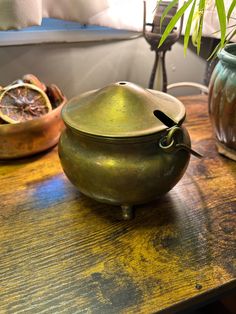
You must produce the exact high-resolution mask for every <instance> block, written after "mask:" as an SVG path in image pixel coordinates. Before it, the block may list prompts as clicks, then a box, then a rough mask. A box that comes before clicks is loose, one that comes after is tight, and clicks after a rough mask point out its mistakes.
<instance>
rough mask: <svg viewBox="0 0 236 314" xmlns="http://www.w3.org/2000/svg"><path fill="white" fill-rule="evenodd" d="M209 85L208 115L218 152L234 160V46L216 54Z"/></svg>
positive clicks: (229, 46) (235, 109) (235, 108)
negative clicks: (217, 60) (215, 62)
mask: <svg viewBox="0 0 236 314" xmlns="http://www.w3.org/2000/svg"><path fill="white" fill-rule="evenodd" d="M218 58H219V62H218V63H217V65H216V67H215V69H214V71H213V73H212V77H211V80H210V85H209V114H210V118H211V122H212V126H213V130H214V134H215V138H216V146H217V149H218V152H219V153H220V154H223V155H225V156H227V157H229V158H231V159H233V160H236V44H229V45H227V46H226V47H225V48H224V49H222V50H221V51H220V52H219V53H218Z"/></svg>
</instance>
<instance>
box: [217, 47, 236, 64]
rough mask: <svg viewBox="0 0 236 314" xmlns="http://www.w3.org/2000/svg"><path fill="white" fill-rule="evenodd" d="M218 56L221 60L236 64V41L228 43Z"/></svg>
mask: <svg viewBox="0 0 236 314" xmlns="http://www.w3.org/2000/svg"><path fill="white" fill-rule="evenodd" d="M217 56H218V58H219V59H220V60H222V61H224V62H226V63H229V64H231V65H235V66H236V43H232V44H227V45H226V46H225V47H224V48H223V49H222V50H220V51H219V52H218V54H217Z"/></svg>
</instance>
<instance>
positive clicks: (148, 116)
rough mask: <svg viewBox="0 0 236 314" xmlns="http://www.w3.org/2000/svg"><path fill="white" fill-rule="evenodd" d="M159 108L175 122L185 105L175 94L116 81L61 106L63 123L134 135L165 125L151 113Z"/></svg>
mask: <svg viewBox="0 0 236 314" xmlns="http://www.w3.org/2000/svg"><path fill="white" fill-rule="evenodd" d="M155 110H160V111H161V112H163V113H164V114H165V115H167V116H168V117H170V118H171V119H172V120H173V121H174V122H175V123H176V124H180V123H182V121H183V120H184V118H185V108H184V105H183V104H182V103H181V102H180V101H179V100H178V99H176V98H175V97H173V96H170V95H167V94H165V93H162V92H158V91H154V90H147V89H144V88H142V87H140V86H138V85H135V84H133V83H129V82H118V83H114V84H111V85H108V86H106V87H104V88H102V89H99V90H94V91H90V92H87V93H84V94H82V95H80V96H78V97H75V98H73V99H71V100H70V101H69V102H68V103H67V104H66V105H65V106H64V108H63V110H62V118H63V120H64V122H65V124H66V125H67V126H68V127H70V128H73V129H75V130H76V131H80V132H83V133H86V134H89V135H95V136H104V137H137V136H144V135H149V134H153V133H156V132H160V131H162V130H164V129H166V128H167V126H166V125H165V124H164V123H162V122H161V121H160V120H159V119H158V118H156V117H155V116H154V114H153V112H154V111H155Z"/></svg>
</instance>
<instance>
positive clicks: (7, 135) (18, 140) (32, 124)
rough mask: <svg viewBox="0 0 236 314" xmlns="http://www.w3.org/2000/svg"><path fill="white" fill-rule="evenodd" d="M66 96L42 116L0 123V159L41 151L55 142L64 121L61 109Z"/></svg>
mask: <svg viewBox="0 0 236 314" xmlns="http://www.w3.org/2000/svg"><path fill="white" fill-rule="evenodd" d="M65 102H66V98H64V99H63V101H62V103H61V104H60V105H59V106H58V107H57V108H56V109H54V110H52V111H50V112H49V113H48V114H45V115H44V116H42V117H40V118H37V119H34V120H30V121H26V122H21V123H16V124H0V139H1V140H0V159H14V158H19V157H24V156H29V155H33V154H36V153H39V152H42V151H44V150H46V149H48V148H50V147H53V146H54V145H56V144H57V142H58V140H59V137H60V134H61V131H62V130H63V129H64V123H63V121H62V119H61V109H62V107H63V105H64V104H65Z"/></svg>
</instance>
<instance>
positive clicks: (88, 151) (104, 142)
mask: <svg viewBox="0 0 236 314" xmlns="http://www.w3.org/2000/svg"><path fill="white" fill-rule="evenodd" d="M122 89H123V90H122ZM111 91H112V92H113V94H112V92H111ZM103 99H104V102H103ZM155 110H159V111H161V112H162V114H161V115H158V113H157V116H160V119H162V120H163V121H164V120H165V115H166V116H167V118H166V119H167V120H166V122H165V121H164V122H165V123H166V124H164V123H163V121H161V120H160V119H157V117H155V116H154V111H155ZM159 111H158V112H159ZM62 117H63V119H64V121H65V124H66V125H67V129H66V130H65V131H64V132H63V133H62V136H61V138H60V142H59V156H60V159H61V163H62V167H63V169H64V172H65V174H66V175H67V177H68V178H69V180H70V181H71V182H72V183H73V184H74V185H75V186H77V187H78V189H79V190H80V191H81V192H82V193H84V194H86V195H88V196H89V197H91V198H94V199H96V200H98V201H101V202H105V203H111V204H117V205H121V206H122V209H123V214H124V218H125V219H128V218H129V217H132V212H131V210H130V209H131V206H132V205H134V204H140V203H145V202H148V201H151V200H153V199H156V198H158V197H159V196H160V195H163V194H165V193H166V192H168V191H169V190H170V189H171V188H172V187H173V186H174V185H175V184H176V183H177V182H178V181H179V180H180V178H181V177H182V175H183V174H184V171H185V169H186V167H187V165H188V162H189V158H190V151H189V150H186V147H190V139H189V136H188V133H187V131H186V130H185V129H184V128H183V127H181V123H182V121H183V119H184V117H185V108H184V106H183V105H182V103H181V102H180V101H178V100H177V99H175V98H174V97H171V96H170V97H169V96H168V95H165V94H163V93H160V92H154V91H153V92H150V91H149V90H144V89H142V88H139V87H138V86H136V85H134V84H130V83H127V82H125V83H124V82H122V84H121V83H116V84H112V85H110V86H108V87H107V88H104V89H101V90H99V91H92V92H89V93H86V94H84V95H82V96H80V97H78V98H75V99H73V100H72V101H70V102H69V103H68V104H67V105H66V106H65V107H64V108H63V111H62ZM163 117H164V118H163ZM168 117H169V118H168ZM168 124H169V126H167V125H168ZM177 125H178V127H177V128H178V129H179V130H180V131H179V132H174V133H175V134H174V135H173V138H171V145H170V146H171V147H169V148H170V149H168V150H166V149H164V148H166V147H164V145H165V144H166V143H165V142H166V137H167V135H168V134H169V133H170V134H172V133H173V132H171V131H170V130H171V129H172V127H176V126H177ZM109 135H110V136H109ZM178 145H182V147H183V148H180V147H179V146H178Z"/></svg>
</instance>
